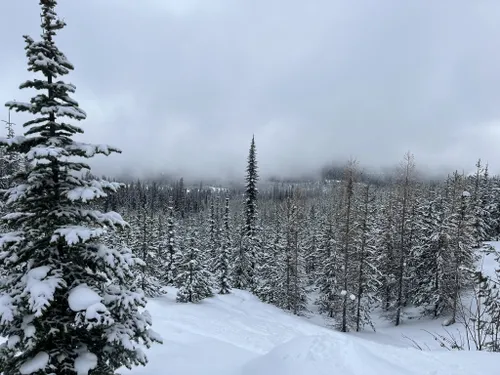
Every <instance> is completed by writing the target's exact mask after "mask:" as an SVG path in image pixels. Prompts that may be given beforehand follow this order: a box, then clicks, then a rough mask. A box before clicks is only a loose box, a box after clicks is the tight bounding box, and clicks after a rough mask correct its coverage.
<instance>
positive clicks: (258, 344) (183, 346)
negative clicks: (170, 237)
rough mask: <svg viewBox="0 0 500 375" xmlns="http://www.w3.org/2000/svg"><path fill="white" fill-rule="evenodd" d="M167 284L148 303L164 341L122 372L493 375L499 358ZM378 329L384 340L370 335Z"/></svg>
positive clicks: (238, 294) (240, 295) (243, 295)
mask: <svg viewBox="0 0 500 375" xmlns="http://www.w3.org/2000/svg"><path fill="white" fill-rule="evenodd" d="M168 291H169V293H168V294H167V296H165V297H161V298H157V299H154V300H151V301H150V303H149V305H148V309H149V311H150V312H151V314H152V316H153V321H154V329H155V330H156V331H157V332H159V333H160V334H161V335H162V336H163V338H164V345H155V346H154V347H153V348H152V349H151V350H149V354H148V355H149V360H150V363H149V364H148V366H146V367H144V368H142V367H139V368H135V369H133V370H132V371H128V370H127V371H123V372H122V373H123V374H125V373H131V374H135V375H139V374H144V375H146V374H164V373H165V374H167V373H171V374H176V375H201V374H203V375H254V374H263V375H265V374H272V375H308V374H315V375H322V374H332V373H334V374H342V375H371V374H383V375H393V374H394V375H407V374H408V375H416V374H421V375H431V374H432V375H462V374H463V375H475V374H478V375H479V374H481V375H484V374H494V373H495V371H496V369H498V363H499V361H500V357H499V356H498V354H490V353H484V352H448V351H437V352H430V351H419V350H417V349H415V348H413V347H412V343H411V342H409V341H408V340H403V339H402V340H399V341H398V342H397V343H395V345H389V343H391V340H393V339H394V337H396V336H397V335H399V336H400V335H401V332H403V330H402V329H401V328H399V334H396V333H395V330H394V335H393V334H391V331H390V330H388V332H389V333H388V332H383V333H378V332H377V333H375V334H367V335H370V336H371V339H373V340H367V339H365V338H364V337H363V334H361V337H356V336H355V335H353V334H342V333H339V332H335V331H333V330H331V329H328V328H324V327H321V326H319V325H317V324H314V323H312V322H310V321H308V320H307V319H305V318H300V317H295V316H293V315H290V314H288V313H286V312H283V311H281V310H279V309H278V308H275V307H273V306H270V305H266V304H263V303H261V302H260V301H258V299H257V298H256V297H254V296H252V295H251V294H249V293H247V292H243V291H234V292H233V294H231V295H226V296H216V297H214V298H209V299H206V300H204V301H203V302H201V303H199V304H179V303H175V290H173V289H169V290H168ZM407 330H410V331H417V332H418V329H417V327H411V329H410V328H407ZM407 334H409V332H407ZM378 336H379V337H380V338H381V340H380V341H382V342H384V343H379V342H373V341H377V337H378ZM425 339H426V340H427V341H428V342H429V341H431V340H432V338H431V337H430V336H429V335H426V336H425ZM403 346H406V347H403Z"/></svg>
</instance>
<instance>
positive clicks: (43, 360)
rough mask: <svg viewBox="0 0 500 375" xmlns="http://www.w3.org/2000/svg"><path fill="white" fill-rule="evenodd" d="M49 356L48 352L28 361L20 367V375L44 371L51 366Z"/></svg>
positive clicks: (40, 353)
mask: <svg viewBox="0 0 500 375" xmlns="http://www.w3.org/2000/svg"><path fill="white" fill-rule="evenodd" d="M49 359H50V357H49V355H48V354H47V353H46V352H39V353H38V354H37V355H36V356H34V357H33V358H31V359H28V360H27V361H26V362H24V363H23V364H22V365H21V367H19V373H21V374H22V375H29V374H33V373H35V372H38V371H40V370H43V369H44V368H45V367H47V365H48V364H49Z"/></svg>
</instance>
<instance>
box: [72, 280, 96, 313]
mask: <svg viewBox="0 0 500 375" xmlns="http://www.w3.org/2000/svg"><path fill="white" fill-rule="evenodd" d="M101 300H102V298H101V296H100V295H99V294H97V293H96V292H95V291H93V290H92V289H90V288H89V287H88V286H87V285H86V284H80V285H78V286H77V287H76V288H73V289H71V291H70V292H69V295H68V304H69V308H70V309H71V310H73V311H75V312H78V311H83V310H87V309H89V307H92V306H94V305H98V304H99V305H100V304H101Z"/></svg>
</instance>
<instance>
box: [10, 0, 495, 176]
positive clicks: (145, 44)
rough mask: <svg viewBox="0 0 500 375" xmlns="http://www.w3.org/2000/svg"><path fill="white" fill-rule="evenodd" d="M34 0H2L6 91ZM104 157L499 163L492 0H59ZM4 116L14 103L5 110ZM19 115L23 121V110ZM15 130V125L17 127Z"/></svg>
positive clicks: (63, 40)
mask: <svg viewBox="0 0 500 375" xmlns="http://www.w3.org/2000/svg"><path fill="white" fill-rule="evenodd" d="M37 3H38V1H35V0H16V1H0V45H1V50H2V56H1V58H0V72H1V76H0V77H1V82H2V84H1V86H0V101H7V100H11V99H13V98H15V99H18V100H26V99H28V98H29V92H24V90H23V91H19V90H18V89H17V87H18V85H19V83H20V82H21V81H23V80H25V79H26V78H27V77H28V73H27V72H26V61H25V56H24V50H23V48H24V44H23V40H22V37H21V36H22V34H25V33H29V34H30V35H32V36H34V37H37V35H38V34H39V29H38V24H39V16H38V15H39V8H38V6H37ZM58 11H59V15H60V16H61V17H63V18H64V19H65V20H66V22H67V23H68V26H67V27H66V28H65V29H64V30H63V31H62V32H61V33H60V35H59V37H58V42H59V43H58V45H59V47H60V48H61V49H62V51H63V52H64V53H65V54H66V55H67V56H68V58H69V60H70V61H71V62H72V63H73V64H74V65H75V72H74V73H72V75H71V76H70V77H69V81H71V82H72V83H74V84H76V86H77V93H76V96H75V98H76V99H77V100H78V101H79V102H80V105H81V107H82V108H83V109H84V110H86V111H87V113H88V119H87V120H86V121H85V122H84V123H82V124H81V125H82V126H83V127H84V129H85V131H86V135H85V137H86V138H87V139H88V140H91V141H95V142H98V143H110V144H113V145H115V146H118V147H120V148H121V149H122V150H123V154H122V155H119V156H112V157H109V158H107V160H104V159H105V158H101V159H100V160H99V162H98V165H97V166H98V167H99V171H105V172H107V173H119V172H121V171H122V170H124V169H131V170H135V171H140V172H145V171H154V172H157V171H167V172H180V173H182V174H184V175H200V176H201V175H203V176H207V175H212V176H219V177H227V176H228V175H232V174H235V175H236V176H239V175H240V174H242V173H243V168H244V165H245V160H246V157H247V152H248V146H249V143H250V140H251V137H252V134H255V137H256V143H257V152H258V160H259V163H260V167H261V172H262V173H263V174H271V173H277V174H282V175H289V174H293V173H302V172H303V171H308V170H311V169H314V168H317V167H318V166H320V165H322V164H324V163H326V162H329V161H334V160H336V161H338V160H340V161H344V160H346V159H348V158H349V157H355V158H357V159H358V160H359V162H360V163H361V164H362V165H365V166H385V165H392V164H396V163H398V162H399V160H401V159H402V157H403V154H404V153H405V152H406V151H407V150H411V151H412V152H413V153H414V154H415V157H416V162H417V165H418V166H420V167H424V166H430V167H435V168H438V167H441V166H446V167H448V166H449V167H459V168H466V169H473V166H474V163H475V161H476V159H477V158H478V157H482V158H483V159H484V160H488V161H489V162H490V165H491V168H492V169H493V170H494V171H497V172H500V1H498V0H478V1H471V0H438V1H436V0H413V1H402V0H356V1H350V0H342V1H334V0H311V1H303V0H245V1H238V0H140V1H138V0H135V1H133V0H85V1H75V0H60V1H59V7H58ZM2 113H4V114H3V117H4V118H6V116H7V112H6V110H3V112H2ZM15 116H17V115H15ZM15 116H14V120H16V117H15ZM17 130H18V132H19V127H18V128H17Z"/></svg>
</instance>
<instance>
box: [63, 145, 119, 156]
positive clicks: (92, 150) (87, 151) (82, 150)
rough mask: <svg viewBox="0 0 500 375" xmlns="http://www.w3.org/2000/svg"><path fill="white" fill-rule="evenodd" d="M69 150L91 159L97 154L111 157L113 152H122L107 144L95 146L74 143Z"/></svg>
mask: <svg viewBox="0 0 500 375" xmlns="http://www.w3.org/2000/svg"><path fill="white" fill-rule="evenodd" d="M68 149H70V150H71V151H75V152H77V153H78V154H80V155H81V156H85V157H87V158H91V157H93V156H94V155H96V154H104V155H106V156H107V155H110V154H111V153H112V152H118V153H120V152H121V150H119V149H118V148H115V147H111V146H109V145H105V144H99V145H93V144H90V143H83V142H74V143H73V144H72V145H70V146H68Z"/></svg>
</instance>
